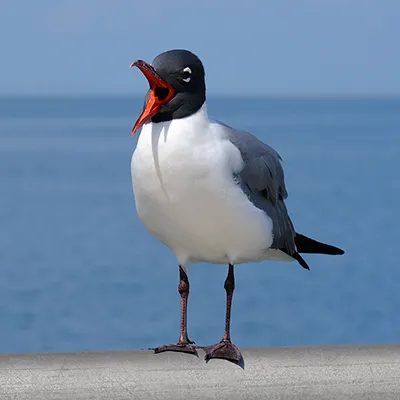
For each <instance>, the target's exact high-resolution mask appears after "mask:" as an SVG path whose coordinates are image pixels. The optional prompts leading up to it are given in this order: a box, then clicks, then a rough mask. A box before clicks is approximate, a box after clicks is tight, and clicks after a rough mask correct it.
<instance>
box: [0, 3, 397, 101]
mask: <svg viewBox="0 0 400 400" xmlns="http://www.w3.org/2000/svg"><path fill="white" fill-rule="evenodd" d="M399 21H400V1H399V0H274V1H272V0H246V1H234V0H232V1H227V0H198V1H191V0H186V1H185V0H150V1H146V0H141V1H136V0H114V1H111V0H35V1H28V0H26V1H22V0H19V1H18V0H16V1H12V0H3V1H2V5H1V8H0V48H1V69H0V72H1V73H0V95H5V94H12V95H18V94H30V95H33V94H39V95H46V94H53V95H54V94H55V95H75V94H77V95H98V94H115V95H118V94H143V91H144V90H145V89H146V87H147V84H146V81H145V80H144V78H143V77H142V76H141V74H140V73H139V71H137V70H129V68H128V66H129V64H130V63H131V62H132V61H133V60H135V59H138V58H141V59H144V60H147V61H151V60H152V59H153V58H154V57H155V56H156V55H157V54H158V53H160V52H162V51H164V50H168V49H171V48H187V49H190V50H192V51H194V52H195V53H196V54H197V55H199V57H200V58H201V59H202V61H203V63H204V64H205V68H206V74H207V87H208V92H209V93H212V94H225V95H227V94H244V95H283V96H285V95H381V96H382V95H400V51H399V48H400V44H399V41H400V22H399Z"/></svg>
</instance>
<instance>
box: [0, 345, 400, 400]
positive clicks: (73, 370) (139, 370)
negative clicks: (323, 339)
mask: <svg viewBox="0 0 400 400" xmlns="http://www.w3.org/2000/svg"><path fill="white" fill-rule="evenodd" d="M242 353H243V356H244V359H245V366H244V369H242V368H240V367H238V366H236V365H234V364H231V363H229V362H226V361H223V360H211V361H210V362H209V363H208V364H206V363H205V362H204V360H203V356H204V353H203V351H202V350H199V357H196V356H192V355H187V354H179V353H163V354H157V355H156V354H153V353H152V352H151V351H144V350H143V351H126V352H125V351H119V352H99V353H65V354H62V353H43V354H13V355H0V399H1V400H8V399H12V400H19V399H29V400H36V399H37V400H49V399H63V400H64V399H71V400H81V399H101V400H105V399H107V400H111V399H118V400H122V399H129V400H132V399H140V400H142V399H143V400H146V399H162V400H168V399H174V400H180V399H185V400H192V399H202V400H203V399H230V400H236V399H243V400H245V399H246V400H247V399H269V400H272V399H307V400H313V399H318V400H321V399H346V400H349V399H352V400H353V399H360V400H361V399H363V400H366V399H385V400H391V399H396V400H399V399H400V345H376V346H375V345H374V346H338V347H317V346H316V347H270V348H268V347H266V348H249V349H242Z"/></svg>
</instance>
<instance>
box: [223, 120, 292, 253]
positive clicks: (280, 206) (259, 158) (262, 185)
mask: <svg viewBox="0 0 400 400" xmlns="http://www.w3.org/2000/svg"><path fill="white" fill-rule="evenodd" d="M224 129H226V133H227V135H228V139H229V140H230V141H231V142H232V144H233V145H234V146H236V147H237V148H238V150H239V151H240V153H241V155H242V158H243V161H244V168H243V170H242V171H241V172H240V173H239V174H238V176H237V178H238V181H239V184H240V185H241V187H242V189H243V191H244V192H245V193H246V194H247V196H248V197H249V199H250V201H251V202H252V203H253V204H254V205H255V206H256V207H257V208H260V209H261V210H263V211H265V212H266V213H267V215H268V216H269V217H270V218H271V219H272V223H273V235H274V240H273V243H272V246H271V247H272V248H274V249H285V250H286V252H287V253H288V254H290V255H292V254H294V253H296V246H295V241H294V237H295V235H296V233H295V230H294V227H293V224H292V221H291V220H290V217H289V215H288V212H287V209H286V205H285V199H286V198H287V191H286V187H285V179H284V174H283V168H282V165H281V157H280V156H279V154H278V153H277V152H276V151H275V150H274V149H273V148H272V147H270V146H268V145H266V144H265V143H263V142H261V141H260V140H258V139H257V138H256V137H255V136H253V135H252V134H250V133H247V132H241V131H236V130H235V129H233V128H230V127H229V126H226V125H225V126H224Z"/></svg>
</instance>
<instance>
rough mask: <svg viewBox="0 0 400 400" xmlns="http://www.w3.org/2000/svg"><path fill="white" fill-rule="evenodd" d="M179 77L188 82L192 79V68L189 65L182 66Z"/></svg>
mask: <svg viewBox="0 0 400 400" xmlns="http://www.w3.org/2000/svg"><path fill="white" fill-rule="evenodd" d="M181 77H182V80H183V81H184V82H186V83H189V82H190V80H191V79H192V70H191V69H190V68H189V67H186V68H184V70H183V71H182V74H181Z"/></svg>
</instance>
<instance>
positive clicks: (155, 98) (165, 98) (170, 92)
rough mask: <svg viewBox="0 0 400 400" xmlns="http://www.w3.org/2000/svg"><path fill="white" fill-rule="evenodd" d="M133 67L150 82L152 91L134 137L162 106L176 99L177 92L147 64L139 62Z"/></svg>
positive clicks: (134, 130)
mask: <svg viewBox="0 0 400 400" xmlns="http://www.w3.org/2000/svg"><path fill="white" fill-rule="evenodd" d="M132 67H138V68H139V69H140V70H141V71H142V72H143V75H144V76H145V77H146V78H147V80H148V81H149V84H150V89H151V91H150V96H149V98H148V100H147V103H146V107H145V109H144V110H143V112H142V113H141V114H140V117H139V118H138V120H137V121H136V123H135V125H134V127H133V129H132V136H133V135H134V134H135V132H136V131H137V130H138V129H139V128H140V127H141V126H142V125H143V124H145V123H146V122H147V121H149V120H150V119H151V118H152V117H153V116H154V115H156V114H157V113H158V111H159V110H160V108H161V106H163V105H164V104H167V103H168V102H169V101H170V100H171V99H172V98H173V97H174V95H175V91H174V89H173V87H172V86H171V85H170V84H168V83H167V82H165V81H164V80H163V79H161V78H160V77H159V76H158V75H157V73H156V71H155V69H154V68H153V67H152V66H151V65H150V64H147V62H145V61H142V60H137V61H135V62H133V63H132V64H131V65H130V68H132Z"/></svg>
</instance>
